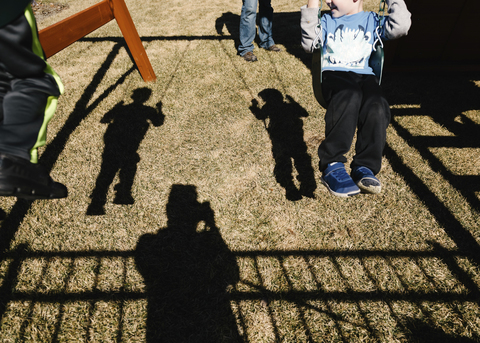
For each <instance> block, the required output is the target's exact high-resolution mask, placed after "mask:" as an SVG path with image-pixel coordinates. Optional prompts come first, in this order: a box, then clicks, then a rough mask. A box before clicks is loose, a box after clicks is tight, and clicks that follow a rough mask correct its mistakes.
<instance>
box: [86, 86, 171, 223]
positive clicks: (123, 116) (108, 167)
mask: <svg viewBox="0 0 480 343" xmlns="http://www.w3.org/2000/svg"><path fill="white" fill-rule="evenodd" d="M151 94H152V91H151V90H150V89H148V88H138V89H135V90H134V91H133V94H132V100H133V102H132V103H131V104H128V105H125V104H124V102H123V101H120V102H119V103H118V104H117V105H115V107H114V108H112V110H110V111H109V112H107V113H106V114H105V115H104V117H103V118H102V119H101V121H100V122H101V123H103V124H109V125H108V128H107V130H106V132H105V135H104V138H103V140H104V142H105V148H104V150H103V155H102V158H103V160H102V166H101V169H100V173H99V175H98V177H97V182H96V184H95V189H94V190H93V192H92V194H91V195H90V197H91V199H92V202H91V203H90V205H89V206H88V209H87V215H102V214H105V210H104V206H105V202H106V198H107V193H108V189H109V188H110V184H111V183H112V182H113V179H114V177H115V175H116V174H117V172H119V179H120V182H119V183H118V184H117V185H116V186H115V191H116V194H115V199H114V201H113V202H114V203H115V204H133V203H134V202H135V201H134V199H133V197H132V194H131V191H132V185H133V181H134V179H135V174H136V172H137V163H138V162H140V156H139V155H138V153H137V150H138V147H139V146H140V143H141V142H142V140H143V138H144V137H145V134H146V133H147V131H148V128H149V127H150V123H151V124H152V125H153V126H161V125H162V124H163V121H164V115H163V113H162V103H161V102H159V103H158V104H157V108H156V109H155V108H152V107H149V106H146V105H145V102H146V101H147V100H148V99H149V98H150V96H151Z"/></svg>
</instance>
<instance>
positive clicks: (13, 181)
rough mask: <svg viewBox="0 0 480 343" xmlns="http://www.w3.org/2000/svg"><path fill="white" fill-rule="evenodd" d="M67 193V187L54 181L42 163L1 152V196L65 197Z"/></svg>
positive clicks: (26, 197)
mask: <svg viewBox="0 0 480 343" xmlns="http://www.w3.org/2000/svg"><path fill="white" fill-rule="evenodd" d="M67 195H68V191H67V187H65V186H64V185H62V184H61V183H58V182H55V181H53V180H52V178H51V177H50V175H48V172H47V171H46V170H45V168H44V167H42V166H41V165H39V164H34V163H31V162H30V161H28V160H26V159H23V158H20V157H16V156H12V155H9V154H4V153H0V196H13V197H17V198H23V199H28V200H35V199H57V198H65V197H67Z"/></svg>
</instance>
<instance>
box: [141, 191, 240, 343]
mask: <svg viewBox="0 0 480 343" xmlns="http://www.w3.org/2000/svg"><path fill="white" fill-rule="evenodd" d="M166 210H167V217H168V222H167V227H166V228H164V229H160V230H159V231H158V233H157V234H145V235H143V236H141V237H140V239H139V241H138V244H137V247H136V251H135V262H136V265H137V269H138V270H139V271H140V273H141V274H142V276H143V278H144V280H145V284H146V287H147V300H148V318H147V342H150V343H151V342H169V343H175V342H209V343H214V342H241V341H242V340H241V337H240V335H239V333H238V331H237V326H236V320H235V317H234V315H233V313H232V311H231V308H230V302H229V296H228V289H229V288H231V285H234V284H235V283H236V282H237V281H238V280H239V270H238V266H237V263H236V259H235V256H234V255H233V254H232V253H231V251H230V250H229V249H228V247H227V245H226V244H225V242H224V241H223V239H222V237H221V235H220V233H219V230H218V228H217V226H216V224H215V219H214V213H213V210H212V209H211V207H210V204H209V203H208V202H203V203H200V202H198V200H197V191H196V187H195V186H192V185H173V186H172V189H171V192H170V196H169V199H168V204H167V206H166ZM202 224H203V225H202Z"/></svg>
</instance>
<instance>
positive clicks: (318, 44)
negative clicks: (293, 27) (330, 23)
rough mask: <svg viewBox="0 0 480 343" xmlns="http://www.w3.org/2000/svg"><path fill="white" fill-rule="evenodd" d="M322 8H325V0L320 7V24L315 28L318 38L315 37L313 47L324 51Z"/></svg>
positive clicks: (321, 0)
mask: <svg viewBox="0 0 480 343" xmlns="http://www.w3.org/2000/svg"><path fill="white" fill-rule="evenodd" d="M322 7H323V0H320V5H319V6H318V24H317V27H316V28H315V33H316V34H317V36H316V37H315V40H314V41H313V46H314V47H315V48H314V49H322V45H323V42H322Z"/></svg>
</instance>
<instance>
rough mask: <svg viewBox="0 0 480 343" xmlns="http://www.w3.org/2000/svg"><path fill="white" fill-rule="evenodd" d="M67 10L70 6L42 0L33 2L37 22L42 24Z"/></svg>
mask: <svg viewBox="0 0 480 343" xmlns="http://www.w3.org/2000/svg"><path fill="white" fill-rule="evenodd" d="M66 8H68V4H60V3H57V2H49V1H42V0H35V1H32V9H33V14H35V19H36V20H37V22H40V21H42V20H43V19H45V18H47V17H50V16H51V15H54V14H57V13H59V12H61V11H63V10H64V9H66Z"/></svg>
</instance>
